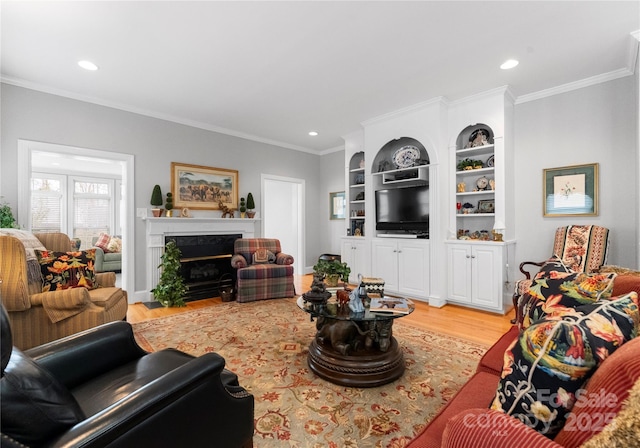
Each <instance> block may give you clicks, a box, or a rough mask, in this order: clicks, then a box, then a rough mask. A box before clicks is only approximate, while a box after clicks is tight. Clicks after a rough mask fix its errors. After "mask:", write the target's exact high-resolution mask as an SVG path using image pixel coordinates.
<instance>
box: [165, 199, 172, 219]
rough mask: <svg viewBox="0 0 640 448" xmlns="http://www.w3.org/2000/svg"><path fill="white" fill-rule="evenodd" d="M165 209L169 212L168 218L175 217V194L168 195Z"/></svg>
mask: <svg viewBox="0 0 640 448" xmlns="http://www.w3.org/2000/svg"><path fill="white" fill-rule="evenodd" d="M164 208H165V209H166V210H167V216H168V217H170V216H173V193H167V201H166V202H165V204H164Z"/></svg>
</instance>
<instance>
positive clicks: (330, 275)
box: [313, 260, 351, 287]
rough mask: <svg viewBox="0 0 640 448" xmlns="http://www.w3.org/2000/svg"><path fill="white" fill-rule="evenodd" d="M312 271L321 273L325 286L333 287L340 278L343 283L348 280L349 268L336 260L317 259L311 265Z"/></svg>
mask: <svg viewBox="0 0 640 448" xmlns="http://www.w3.org/2000/svg"><path fill="white" fill-rule="evenodd" d="M313 272H315V273H317V274H319V275H322V276H323V277H324V282H325V283H326V284H327V286H331V287H335V286H338V282H339V281H340V280H342V281H343V282H345V283H346V282H348V281H349V274H351V268H350V267H349V266H347V263H343V262H340V261H338V260H318V262H317V263H316V264H315V265H314V266H313Z"/></svg>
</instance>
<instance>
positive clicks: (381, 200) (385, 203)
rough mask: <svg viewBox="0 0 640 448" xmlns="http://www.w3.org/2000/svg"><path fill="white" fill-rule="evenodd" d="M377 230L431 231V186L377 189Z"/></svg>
mask: <svg viewBox="0 0 640 448" xmlns="http://www.w3.org/2000/svg"><path fill="white" fill-rule="evenodd" d="M376 230H403V231H407V232H414V233H425V232H428V231H429V186H428V185H420V186H412V187H404V188H394V189H388V190H378V191H376Z"/></svg>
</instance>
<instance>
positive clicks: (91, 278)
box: [36, 249, 98, 292]
mask: <svg viewBox="0 0 640 448" xmlns="http://www.w3.org/2000/svg"><path fill="white" fill-rule="evenodd" d="M36 255H37V257H38V262H39V263H40V269H41V271H42V292H48V291H56V290H59V289H69V288H87V289H94V288H97V287H98V285H97V283H96V276H95V272H94V270H93V265H94V261H95V259H96V250H95V249H89V250H85V251H73V252H71V251H69V252H54V251H50V250H36Z"/></svg>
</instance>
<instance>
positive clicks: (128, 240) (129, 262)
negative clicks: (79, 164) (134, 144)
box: [18, 140, 136, 303]
mask: <svg viewBox="0 0 640 448" xmlns="http://www.w3.org/2000/svg"><path fill="white" fill-rule="evenodd" d="M32 151H47V152H57V153H61V154H71V155H82V156H84V157H94V158H98V159H108V160H113V161H120V162H122V185H123V188H124V191H125V194H124V197H123V202H124V207H123V209H124V210H125V213H126V219H125V225H124V228H123V229H122V241H123V248H124V249H123V254H122V286H123V289H124V290H126V291H134V290H135V266H136V262H135V254H136V253H135V247H134V246H135V244H134V243H133V242H134V234H135V216H136V215H135V209H134V205H135V204H134V201H133V197H134V192H135V179H134V172H135V164H134V162H135V159H134V156H133V155H131V154H124V153H119V152H111V151H102V150H98V149H87V148H79V147H73V146H66V145H58V144H53V143H44V142H36V141H32V140H18V223H19V224H20V226H21V227H22V228H25V229H30V226H29V224H30V223H29V219H30V218H29V217H30V215H31V214H30V213H29V207H30V205H29V204H30V202H31V189H30V186H29V182H30V179H31V153H32ZM129 199H131V200H129ZM25 220H26V221H25ZM133 299H134V296H133V294H130V295H129V303H133V302H132V300H133Z"/></svg>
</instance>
